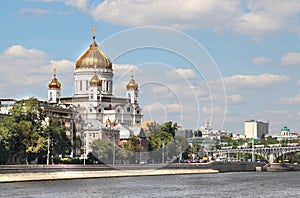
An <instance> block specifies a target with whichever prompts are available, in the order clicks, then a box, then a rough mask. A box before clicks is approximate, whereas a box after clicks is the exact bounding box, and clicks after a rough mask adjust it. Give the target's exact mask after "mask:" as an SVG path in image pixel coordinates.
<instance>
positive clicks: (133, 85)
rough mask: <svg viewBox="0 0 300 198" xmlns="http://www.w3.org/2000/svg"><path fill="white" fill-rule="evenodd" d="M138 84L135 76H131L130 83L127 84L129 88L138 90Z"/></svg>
mask: <svg viewBox="0 0 300 198" xmlns="http://www.w3.org/2000/svg"><path fill="white" fill-rule="evenodd" d="M138 87H139V86H138V84H137V83H136V82H135V80H134V79H133V76H131V79H130V81H129V82H128V84H127V85H126V88H127V90H136V89H137V88H138Z"/></svg>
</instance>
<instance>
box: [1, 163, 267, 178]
mask: <svg viewBox="0 0 300 198" xmlns="http://www.w3.org/2000/svg"><path fill="white" fill-rule="evenodd" d="M264 165H265V164H263V163H249V162H214V163H201V164H200V163H191V164H188V163H183V164H178V163H177V164H176V163H172V164H164V165H163V164H145V165H140V164H136V165H134V164H131V165H113V166H109V165H105V164H104V165H99V164H98V165H86V166H83V165H63V164H58V165H48V166H47V165H5V166H0V183H3V182H22V181H39V180H67V179H90V178H108V177H137V176H158V175H180V174H207V173H223V172H245V171H256V167H262V166H264Z"/></svg>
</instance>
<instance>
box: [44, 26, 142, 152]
mask: <svg viewBox="0 0 300 198" xmlns="http://www.w3.org/2000/svg"><path fill="white" fill-rule="evenodd" d="M93 31H94V32H95V29H93ZM113 76H114V72H113V64H112V62H111V60H110V59H109V58H108V57H107V56H106V55H105V54H104V52H103V51H102V50H101V49H100V48H99V46H98V44H97V43H96V36H95V35H93V40H92V42H91V44H90V46H89V47H88V49H87V50H86V51H85V52H83V54H82V55H81V56H80V57H79V58H78V59H77V61H76V64H75V70H74V95H73V96H70V97H62V96H61V83H60V82H59V80H58V79H57V77H56V71H55V70H54V76H53V79H52V80H51V81H50V83H49V84H48V103H49V104H52V105H54V106H55V105H65V106H66V107H71V108H72V109H73V119H74V124H75V126H74V127H75V128H76V132H75V136H76V138H77V139H78V138H79V139H81V141H82V142H83V143H82V144H83V145H82V146H83V147H84V149H86V150H87V151H86V153H88V152H90V151H91V148H92V142H93V141H94V140H96V139H110V140H112V141H115V142H120V136H122V137H123V136H124V135H121V134H119V133H122V131H120V130H119V129H122V128H124V127H125V128H127V129H130V128H131V127H135V126H139V125H140V124H141V122H142V117H143V112H142V108H141V107H140V105H139V101H138V93H139V89H138V84H137V83H136V81H135V80H134V77H133V75H132V76H131V79H130V80H129V82H128V84H127V85H126V87H125V88H126V90H124V92H125V97H116V96H114V95H113ZM129 131H132V130H129ZM123 132H124V133H127V130H124V131H123Z"/></svg>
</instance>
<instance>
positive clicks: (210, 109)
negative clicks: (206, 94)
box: [201, 106, 225, 115]
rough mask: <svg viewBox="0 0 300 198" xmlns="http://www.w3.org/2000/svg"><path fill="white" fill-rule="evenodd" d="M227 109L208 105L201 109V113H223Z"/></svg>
mask: <svg viewBox="0 0 300 198" xmlns="http://www.w3.org/2000/svg"><path fill="white" fill-rule="evenodd" d="M224 111H225V109H223V108H220V107H217V106H213V107H207V106H204V107H202V109H201V113H204V114H207V115H214V114H223V113H224Z"/></svg>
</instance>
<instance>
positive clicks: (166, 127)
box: [161, 121, 178, 137]
mask: <svg viewBox="0 0 300 198" xmlns="http://www.w3.org/2000/svg"><path fill="white" fill-rule="evenodd" d="M177 128H178V126H177V123H174V124H173V123H172V122H171V121H169V122H166V123H164V124H163V125H162V127H161V131H165V132H168V133H170V134H172V136H173V137H175V132H176V130H177Z"/></svg>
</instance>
